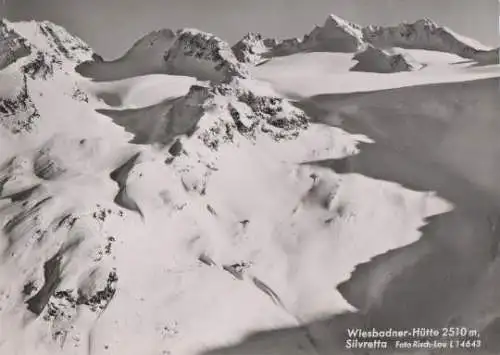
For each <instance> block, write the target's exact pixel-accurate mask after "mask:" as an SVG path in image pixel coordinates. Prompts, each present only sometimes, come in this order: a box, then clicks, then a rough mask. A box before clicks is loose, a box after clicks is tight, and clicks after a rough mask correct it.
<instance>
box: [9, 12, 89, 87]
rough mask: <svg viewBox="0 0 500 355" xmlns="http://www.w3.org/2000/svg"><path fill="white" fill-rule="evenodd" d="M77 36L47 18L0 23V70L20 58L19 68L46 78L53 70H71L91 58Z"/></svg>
mask: <svg viewBox="0 0 500 355" xmlns="http://www.w3.org/2000/svg"><path fill="white" fill-rule="evenodd" d="M93 54H94V53H93V51H92V50H91V49H90V48H89V46H88V45H86V44H85V43H84V42H83V41H82V40H81V39H79V38H77V37H75V36H72V35H71V34H69V33H68V32H67V31H66V30H65V29H64V28H63V27H61V26H57V25H55V24H53V23H52V22H49V21H43V22H36V21H29V22H9V21H7V20H4V21H2V22H1V23H0V69H3V68H5V67H7V66H9V65H10V64H13V63H15V62H17V61H18V60H20V59H22V63H21V66H22V71H23V72H24V73H26V74H28V75H29V76H31V77H33V78H34V77H42V78H46V77H47V75H49V74H53V73H54V71H55V70H57V69H67V70H70V69H73V68H74V67H75V66H76V65H78V64H79V63H81V62H83V61H85V60H88V59H90V58H92V55H93Z"/></svg>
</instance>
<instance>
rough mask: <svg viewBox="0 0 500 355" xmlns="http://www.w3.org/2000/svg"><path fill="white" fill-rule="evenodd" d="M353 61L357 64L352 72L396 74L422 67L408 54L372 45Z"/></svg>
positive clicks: (358, 54)
mask: <svg viewBox="0 0 500 355" xmlns="http://www.w3.org/2000/svg"><path fill="white" fill-rule="evenodd" d="M353 59H354V60H357V61H358V63H357V64H356V65H355V66H354V67H353V68H352V69H351V70H352V71H364V72H373V73H397V72H405V71H415V70H419V69H422V68H423V65H422V64H420V63H418V62H417V61H416V60H415V59H413V58H412V57H411V56H410V55H409V54H408V53H405V52H403V51H395V50H390V49H385V50H384V49H380V48H376V47H374V46H372V45H367V46H366V48H365V49H364V50H362V51H360V52H359V53H357V54H356V55H355V56H354V57H353Z"/></svg>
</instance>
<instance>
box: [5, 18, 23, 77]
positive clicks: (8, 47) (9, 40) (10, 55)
mask: <svg viewBox="0 0 500 355" xmlns="http://www.w3.org/2000/svg"><path fill="white" fill-rule="evenodd" d="M30 53H31V51H30V48H29V46H28V45H27V44H26V39H24V38H23V37H21V36H19V34H17V33H16V32H14V31H12V30H11V29H10V28H9V27H8V26H7V24H6V23H5V22H4V21H0V70H2V69H4V68H6V67H7V66H9V65H11V64H12V63H14V62H15V61H16V60H17V59H19V58H23V57H25V56H27V55H29V54H30Z"/></svg>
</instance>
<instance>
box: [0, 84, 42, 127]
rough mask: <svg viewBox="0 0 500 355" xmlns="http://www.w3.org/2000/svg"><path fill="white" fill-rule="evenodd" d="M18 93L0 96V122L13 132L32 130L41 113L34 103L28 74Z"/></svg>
mask: <svg viewBox="0 0 500 355" xmlns="http://www.w3.org/2000/svg"><path fill="white" fill-rule="evenodd" d="M21 81H22V84H21V86H20V88H19V90H18V92H17V93H15V94H14V95H11V96H9V97H0V124H1V125H2V126H3V128H5V129H7V130H8V131H10V132H11V133H14V134H18V133H23V132H30V131H31V130H32V129H33V127H34V125H35V124H36V121H37V120H38V119H39V118H40V114H39V112H38V109H37V108H36V106H35V104H34V103H33V101H32V99H31V96H30V93H29V89H28V78H27V77H26V75H24V76H23V79H22V80H21Z"/></svg>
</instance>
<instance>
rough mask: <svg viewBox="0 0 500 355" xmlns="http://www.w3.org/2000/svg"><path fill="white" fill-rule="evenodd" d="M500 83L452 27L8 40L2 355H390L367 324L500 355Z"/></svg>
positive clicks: (2, 88)
mask: <svg viewBox="0 0 500 355" xmlns="http://www.w3.org/2000/svg"><path fill="white" fill-rule="evenodd" d="M499 77H500V65H499V64H498V49H494V48H487V47H485V46H483V45H481V44H479V43H476V42H475V41H473V40H471V39H468V38H465V37H463V36H461V35H459V34H456V33H455V32H453V31H452V30H451V29H448V28H446V27H442V26H440V25H438V24H436V23H435V22H433V21H431V20H428V19H424V20H421V21H417V22H415V23H412V24H408V23H403V24H400V25H396V26H393V27H381V26H368V27H362V26H359V25H357V24H353V23H350V22H349V21H346V20H343V19H341V18H339V17H337V16H334V15H330V16H328V18H327V20H326V22H325V23H324V25H322V26H316V28H315V29H313V30H312V32H311V33H309V34H307V35H306V36H304V38H303V39H286V40H277V39H268V38H265V37H264V36H262V35H260V34H256V33H253V34H249V35H247V36H245V37H244V38H243V39H242V40H241V41H239V42H238V43H236V44H235V45H233V46H231V45H230V44H229V43H227V42H225V41H224V40H223V39H221V38H218V37H217V36H215V35H213V34H210V33H206V32H203V31H200V30H197V29H189V28H185V29H179V30H170V29H163V30H159V31H155V32H153V33H150V34H147V35H146V36H144V37H143V38H141V39H139V40H138V41H137V42H136V43H135V44H134V45H133V46H132V47H131V49H130V50H129V51H127V53H125V54H124V55H123V56H122V57H121V58H118V59H116V60H113V61H107V60H105V59H103V58H102V57H100V56H99V54H98V53H95V52H94V51H93V50H92V49H91V48H90V47H89V46H88V45H87V44H86V43H84V42H83V41H82V40H80V39H79V38H77V37H76V36H74V35H72V34H70V33H68V32H67V31H66V30H65V29H64V28H62V27H60V26H58V25H56V24H53V23H50V22H35V21H31V22H9V21H7V20H3V21H1V22H0V227H1V230H0V354H2V355H3V354H12V355H32V354H37V355H44V354H47V355H49V354H50V355H53V354H64V355H104V354H119V355H138V354H141V355H222V354H226V355H227V354H234V355H250V354H252V355H265V354H269V355H285V354H286V355H294V354H296V355H299V354H303V355H305V354H307V355H313V354H314V355H315V354H322V355H323V354H325V355H326V354H339V355H341V354H376V353H378V352H377V351H372V352H368V351H367V350H366V349H363V350H362V351H363V352H359V351H360V350H352V349H346V347H345V329H346V328H347V327H371V326H376V327H400V328H409V327H411V326H412V324H415V325H414V326H423V327H444V326H448V325H461V326H467V327H471V328H475V329H478V330H479V331H481V333H482V340H483V342H484V346H483V348H482V349H481V350H480V351H478V352H477V353H479V354H483V353H484V354H497V353H498V352H500V343H498V340H495V337H496V334H497V333H498V331H499V330H498V329H499V326H498V324H500V302H499V300H498V291H497V290H496V287H494V286H495V284H496V281H497V280H498V278H499V277H500V273H499V271H498V270H499V265H500V264H499V262H500V259H499V258H498V253H499V249H498V243H499V242H500V231H498V230H497V223H498V220H499V218H498V214H499V213H498V211H499V207H500V188H499V187H498V184H497V181H498V176H499V173H500V144H499V143H498V139H497V137H498V135H499V134H500V120H499V119H498V112H499V110H500V103H499V102H498V93H499V92H498V85H499V82H498V80H499V79H498V78H499ZM412 322H413V323H412ZM384 353H391V354H399V353H400V352H398V350H396V349H393V350H391V351H390V352H388V351H387V350H385V352H384ZM404 353H405V354H406V353H414V354H433V352H429V351H424V352H422V351H421V350H418V351H417V350H415V351H414V352H408V351H404ZM450 354H454V353H453V352H450Z"/></svg>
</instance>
